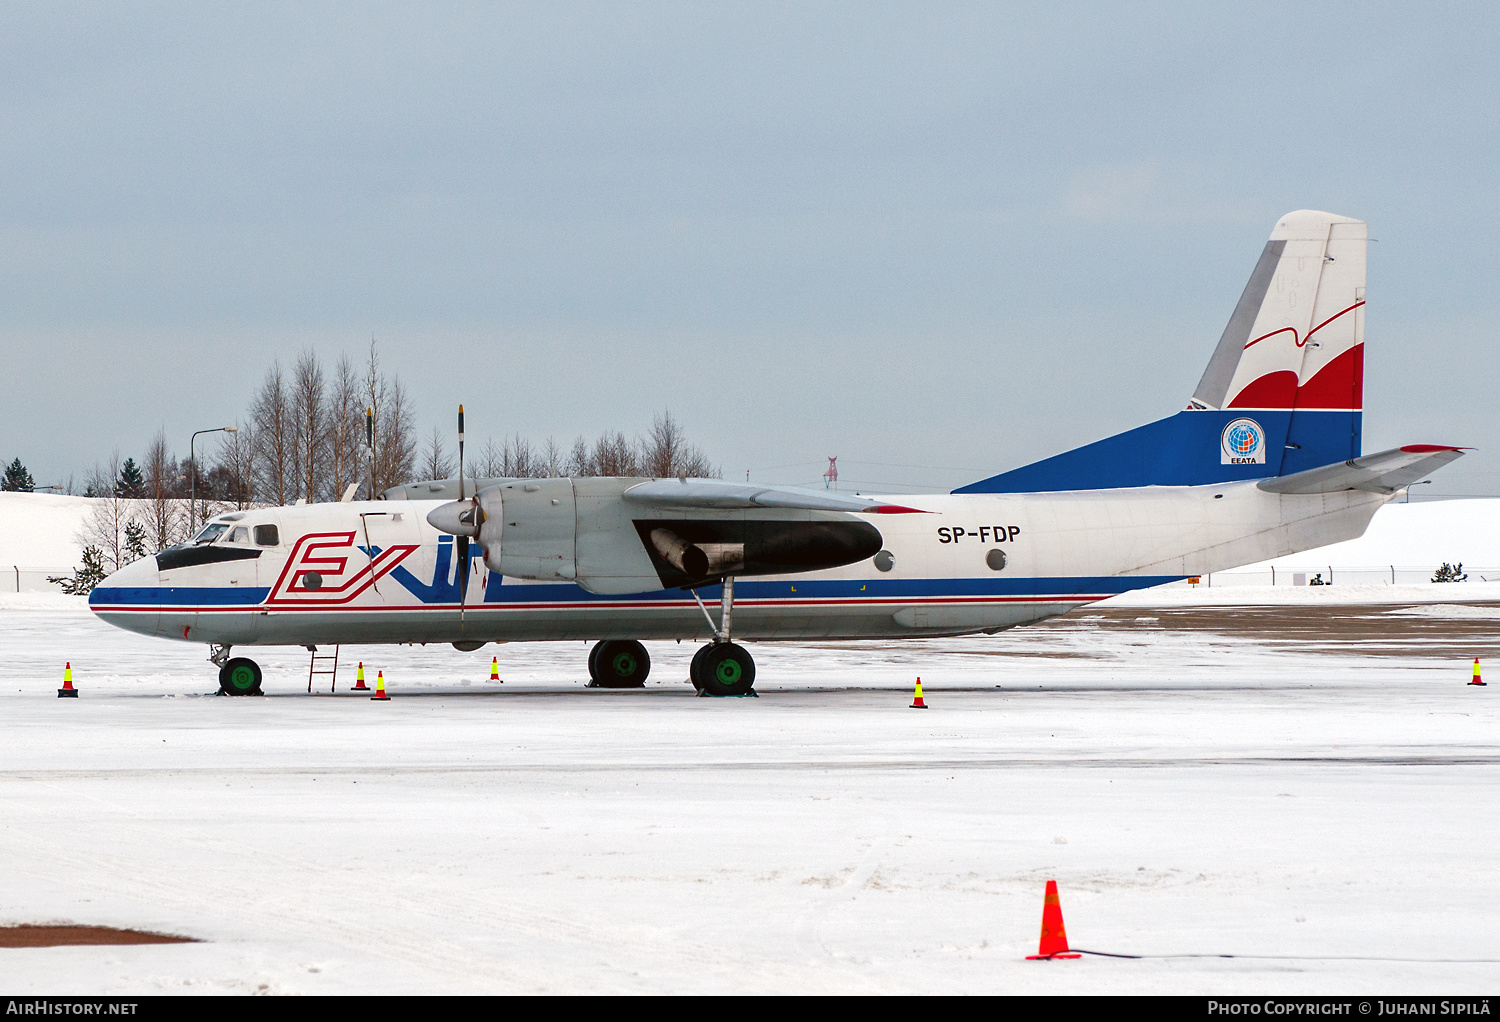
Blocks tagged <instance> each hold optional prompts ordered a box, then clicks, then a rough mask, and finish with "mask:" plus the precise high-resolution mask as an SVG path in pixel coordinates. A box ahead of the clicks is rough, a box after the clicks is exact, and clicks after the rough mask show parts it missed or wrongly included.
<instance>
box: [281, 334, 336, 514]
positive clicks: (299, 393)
mask: <svg viewBox="0 0 1500 1022" xmlns="http://www.w3.org/2000/svg"><path fill="white" fill-rule="evenodd" d="M291 390H292V394H291V405H292V416H291V431H290V432H291V460H292V462H293V464H294V465H295V466H296V467H295V472H296V483H295V489H296V493H297V496H299V497H302V498H304V499H305V500H307V501H308V502H309V503H311V502H313V501H315V500H319V499H322V498H323V497H324V496H325V491H324V489H323V483H324V474H325V471H324V470H325V469H326V467H327V464H328V447H329V437H328V433H329V429H328V399H327V397H326V396H325V394H324V393H323V366H322V364H321V363H319V362H318V356H317V355H315V354H313V353H312V352H311V351H307V352H304V353H303V354H302V357H300V358H299V359H297V365H296V367H295V368H294V369H293V370H292V387H291Z"/></svg>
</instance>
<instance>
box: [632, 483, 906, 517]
mask: <svg viewBox="0 0 1500 1022" xmlns="http://www.w3.org/2000/svg"><path fill="white" fill-rule="evenodd" d="M620 496H621V497H622V498H623V499H625V500H627V501H629V502H630V503H632V504H652V505H655V506H656V507H674V508H682V509H684V510H734V509H747V508H760V507H765V508H786V509H794V510H800V511H852V512H855V513H858V514H867V515H901V514H924V513H925V512H923V511H921V510H920V509H918V508H914V507H904V506H902V505H900V504H885V503H882V502H880V501H878V500H875V499H873V498H871V497H860V496H858V495H850V494H845V493H829V492H826V491H825V492H821V493H820V492H819V491H817V490H802V489H797V488H795V487H779V486H752V485H750V484H749V483H728V482H724V481H723V480H720V479H652V480H650V481H649V482H644V483H637V484H636V485H635V486H632V487H630V489H628V490H626V491H625V492H624V493H622V494H621V495H620Z"/></svg>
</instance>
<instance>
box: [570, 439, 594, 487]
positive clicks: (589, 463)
mask: <svg viewBox="0 0 1500 1022" xmlns="http://www.w3.org/2000/svg"><path fill="white" fill-rule="evenodd" d="M567 469H568V475H570V476H572V477H573V478H575V479H577V478H580V477H582V476H591V475H593V474H594V462H593V459H592V458H590V457H589V442H588V441H587V440H585V439H584V438H583V437H581V436H580V437H579V438H578V439H576V440H574V441H573V449H572V450H571V451H569V452H568V463H567Z"/></svg>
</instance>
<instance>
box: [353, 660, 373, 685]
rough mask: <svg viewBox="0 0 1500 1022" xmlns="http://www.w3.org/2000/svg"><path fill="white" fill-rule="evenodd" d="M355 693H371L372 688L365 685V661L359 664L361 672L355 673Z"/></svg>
mask: <svg viewBox="0 0 1500 1022" xmlns="http://www.w3.org/2000/svg"><path fill="white" fill-rule="evenodd" d="M354 691H356V692H368V691H370V686H369V685H366V684H365V662H364V661H363V660H361V661H360V662H359V670H357V671H355V672H354Z"/></svg>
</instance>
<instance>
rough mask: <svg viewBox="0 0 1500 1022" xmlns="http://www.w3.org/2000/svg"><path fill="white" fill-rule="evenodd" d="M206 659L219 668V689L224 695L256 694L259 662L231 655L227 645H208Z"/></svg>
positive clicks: (259, 672) (258, 692)
mask: <svg viewBox="0 0 1500 1022" xmlns="http://www.w3.org/2000/svg"><path fill="white" fill-rule="evenodd" d="M208 649H209V655H208V659H209V660H210V661H212V662H213V663H214V664H216V665H218V668H219V691H220V692H221V693H222V694H224V695H226V696H258V695H260V694H261V692H260V682H261V671H260V664H258V663H256V662H255V661H254V660H251V659H249V658H248V657H242V656H237V657H231V656H230V655H229V647H228V646H210V647H208Z"/></svg>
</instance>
